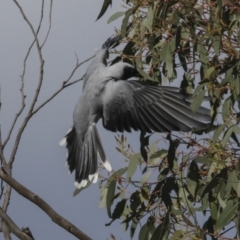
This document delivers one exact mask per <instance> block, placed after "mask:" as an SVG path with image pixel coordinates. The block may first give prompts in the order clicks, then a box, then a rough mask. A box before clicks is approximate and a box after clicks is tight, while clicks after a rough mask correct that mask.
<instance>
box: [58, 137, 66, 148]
mask: <svg viewBox="0 0 240 240" xmlns="http://www.w3.org/2000/svg"><path fill="white" fill-rule="evenodd" d="M59 145H60V146H62V147H66V146H67V140H66V138H63V139H62V140H61V141H60V142H59Z"/></svg>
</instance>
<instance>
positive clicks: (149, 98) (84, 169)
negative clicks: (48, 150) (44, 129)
mask: <svg viewBox="0 0 240 240" xmlns="http://www.w3.org/2000/svg"><path fill="white" fill-rule="evenodd" d="M120 39H121V37H112V38H109V39H108V40H107V41H106V42H105V43H104V44H103V46H102V49H101V50H99V51H98V52H97V53H96V56H95V58H94V59H93V61H92V63H91V64H90V65H89V67H88V69H87V71H86V74H85V77H84V84H83V92H82V94H81V96H80V98H79V100H78V102H77V104H76V107H75V109H74V113H73V127H72V129H71V130H70V131H69V132H68V133H67V135H66V136H65V138H64V139H63V140H62V141H61V142H60V144H61V145H66V147H67V149H68V157H67V163H68V166H69V170H70V172H72V171H74V170H75V180H76V182H75V184H76V187H78V188H81V187H84V186H85V185H86V184H87V182H88V181H89V180H90V181H93V182H96V181H97V176H98V175H97V172H98V161H97V158H98V155H99V157H100V159H101V161H102V163H103V165H104V166H105V168H106V169H107V170H108V171H111V166H110V164H109V162H108V160H107V158H106V154H105V152H104V149H103V146H102V143H101V140H100V137H99V135H98V131H97V128H96V123H97V122H98V120H99V119H100V118H102V121H103V126H104V127H105V128H106V129H107V130H110V131H114V132H115V131H120V132H122V131H128V132H131V130H132V129H133V130H141V131H145V132H152V131H156V132H170V131H183V132H188V131H191V130H192V129H193V128H197V129H199V128H204V127H206V124H208V123H209V122H210V121H211V117H210V115H209V110H208V109H206V108H204V107H200V108H199V109H198V111H197V112H196V113H193V112H192V111H191V109H190V104H191V103H190V101H191V100H190V99H191V95H189V94H183V93H180V92H179V89H178V88H175V87H165V86H152V85H149V84H146V83H145V82H140V81H133V80H132V81H127V79H128V78H130V77H132V76H135V75H136V73H137V71H136V69H135V68H134V67H133V66H132V65H130V64H128V63H123V62H118V63H116V64H114V65H112V66H107V63H106V59H107V58H108V54H109V53H108V50H109V49H110V48H111V47H114V46H115V44H117V43H118V42H119V40H120Z"/></svg>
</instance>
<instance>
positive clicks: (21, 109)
mask: <svg viewBox="0 0 240 240" xmlns="http://www.w3.org/2000/svg"><path fill="white" fill-rule="evenodd" d="M43 9H44V0H42V7H41V15H40V20H39V24H38V27H37V31H36V34H37V35H38V33H39V31H40V29H41V26H42V21H43ZM35 41H36V38H35V37H34V39H33V42H32V43H31V45H30V47H29V48H28V51H27V54H26V56H25V58H24V60H23V72H22V75H21V87H20V93H21V99H22V104H21V108H20V109H19V111H18V112H17V113H16V115H15V118H14V119H13V123H12V125H11V127H10V129H9V132H8V135H7V137H6V139H5V141H4V143H3V146H2V147H3V149H4V147H5V146H6V144H7V143H8V141H9V139H10V137H11V134H12V131H13V129H14V127H15V124H16V122H17V120H18V118H19V116H20V115H21V114H22V112H23V110H24V108H25V106H26V103H25V98H26V95H25V94H24V77H25V73H26V64H27V60H28V57H29V55H30V52H31V50H32V47H33V45H34V43H35Z"/></svg>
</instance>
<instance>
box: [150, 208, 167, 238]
mask: <svg viewBox="0 0 240 240" xmlns="http://www.w3.org/2000/svg"><path fill="white" fill-rule="evenodd" d="M168 224H169V211H168V212H167V213H166V216H165V217H164V218H163V219H162V223H161V224H159V225H158V227H157V228H156V229H155V231H154V233H153V235H152V237H151V240H159V239H164V238H165V234H166V233H167V234H168V231H169V230H168Z"/></svg>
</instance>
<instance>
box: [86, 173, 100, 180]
mask: <svg viewBox="0 0 240 240" xmlns="http://www.w3.org/2000/svg"><path fill="white" fill-rule="evenodd" d="M88 179H89V181H90V182H91V181H92V183H96V182H97V180H98V173H97V172H96V173H94V174H92V175H89V177H88Z"/></svg>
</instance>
